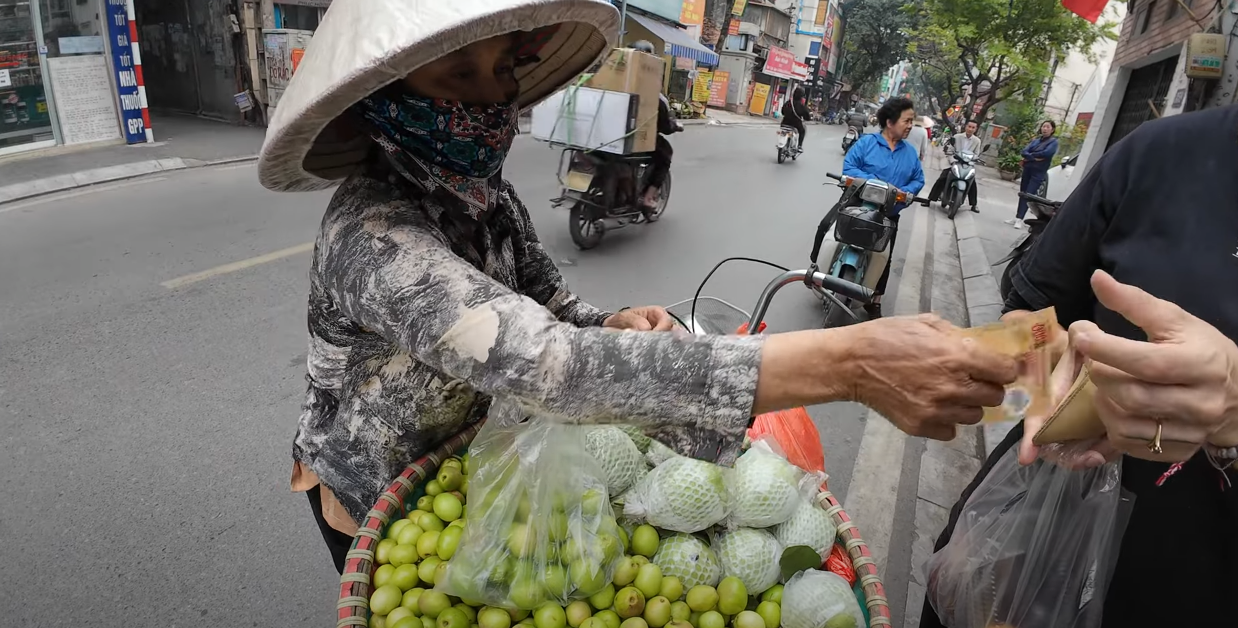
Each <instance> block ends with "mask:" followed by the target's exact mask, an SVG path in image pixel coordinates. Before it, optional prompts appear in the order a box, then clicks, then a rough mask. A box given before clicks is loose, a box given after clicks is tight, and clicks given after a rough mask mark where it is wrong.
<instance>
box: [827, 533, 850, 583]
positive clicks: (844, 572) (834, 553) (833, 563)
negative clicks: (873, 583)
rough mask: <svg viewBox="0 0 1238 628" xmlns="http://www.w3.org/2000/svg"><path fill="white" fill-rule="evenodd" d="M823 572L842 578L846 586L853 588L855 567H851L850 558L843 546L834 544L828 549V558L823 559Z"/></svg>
mask: <svg viewBox="0 0 1238 628" xmlns="http://www.w3.org/2000/svg"><path fill="white" fill-rule="evenodd" d="M825 570H826V571H829V572H830V573H835V574H838V575H839V576H842V577H843V579H844V580H846V581H847V584H849V585H851V586H855V567H853V566H852V565H851V557H850V556H847V550H845V549H843V546H841V545H839V544H837V543H835V544H834V547H833V548H832V549H830V557H829V558H827V559H825Z"/></svg>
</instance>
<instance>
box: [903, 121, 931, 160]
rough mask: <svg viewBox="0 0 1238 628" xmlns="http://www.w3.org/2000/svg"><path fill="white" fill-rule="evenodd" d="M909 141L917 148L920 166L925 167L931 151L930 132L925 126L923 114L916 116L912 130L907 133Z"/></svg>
mask: <svg viewBox="0 0 1238 628" xmlns="http://www.w3.org/2000/svg"><path fill="white" fill-rule="evenodd" d="M907 143H908V144H911V147H912V148H914V149H916V157H918V158H919V159H920V167H921V168H923V167H924V160H925V158H927V157H928V152H929V134H928V129H925V128H924V117H923V116H916V120H915V122H914V123H913V125H912V127H911V132H910V133H908V134H907Z"/></svg>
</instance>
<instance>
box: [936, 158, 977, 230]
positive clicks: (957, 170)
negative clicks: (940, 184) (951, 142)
mask: <svg viewBox="0 0 1238 628" xmlns="http://www.w3.org/2000/svg"><path fill="white" fill-rule="evenodd" d="M976 164H981V165H983V164H984V162H983V161H980V158H979V157H977V156H975V155H972V154H971V153H957V154H955V155H954V160H953V163H952V164H951V165H950V170H949V172H948V173H947V174H946V186H945V187H944V188H942V192H941V206H942V207H944V208H946V215H947V216H949V217H950V219H951V220H954V215H955V214H957V213H959V207H960V206H962V205H963V199H965V198H967V194H968V192H970V191H971V188H972V187H973V186H975V185H976Z"/></svg>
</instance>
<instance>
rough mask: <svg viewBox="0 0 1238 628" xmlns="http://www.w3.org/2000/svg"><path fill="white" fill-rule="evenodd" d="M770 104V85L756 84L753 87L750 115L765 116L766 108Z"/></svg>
mask: <svg viewBox="0 0 1238 628" xmlns="http://www.w3.org/2000/svg"><path fill="white" fill-rule="evenodd" d="M768 103H769V85H766V84H765V83H756V84H754V85H753V86H752V98H751V99H749V102H748V113H754V114H756V115H758V116H763V115H765V106H766V105H767V104H768Z"/></svg>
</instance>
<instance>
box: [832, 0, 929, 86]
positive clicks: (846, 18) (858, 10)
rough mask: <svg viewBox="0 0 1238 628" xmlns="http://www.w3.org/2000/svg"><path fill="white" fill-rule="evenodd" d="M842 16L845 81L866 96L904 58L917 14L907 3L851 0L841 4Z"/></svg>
mask: <svg viewBox="0 0 1238 628" xmlns="http://www.w3.org/2000/svg"><path fill="white" fill-rule="evenodd" d="M842 15H843V29H844V33H843V51H844V54H845V57H846V59H847V72H846V77H847V80H848V81H850V83H851V86H852V90H853V91H855V92H856V93H859V94H864V93H869V92H871V91H873V88H874V87H875V82H876V80H877V78H878V77H880V76H881V75H882V74H883V73H885V72H886V71H887V70H889V69H890V66H892V65H894V64H896V63H898V62H899V61H902V60H903V59H905V58H907V46H908V43H909V41H910V40H909V39H908V34H909V33H910V32H911V31H912V30H913V29H914V28H915V26H916V24H917V23H918V21H919V18H920V12H919V11H917V10H915V7H914V5H912V4H909V3H908V2H907V0H864V1H862V2H857V1H854V0H853V1H851V2H847V3H844V4H843V7H842Z"/></svg>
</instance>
